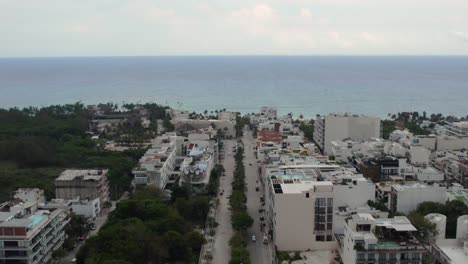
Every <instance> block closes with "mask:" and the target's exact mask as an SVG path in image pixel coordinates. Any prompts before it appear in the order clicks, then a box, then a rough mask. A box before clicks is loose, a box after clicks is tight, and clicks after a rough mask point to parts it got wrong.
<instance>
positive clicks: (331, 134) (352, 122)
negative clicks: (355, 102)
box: [314, 114, 381, 154]
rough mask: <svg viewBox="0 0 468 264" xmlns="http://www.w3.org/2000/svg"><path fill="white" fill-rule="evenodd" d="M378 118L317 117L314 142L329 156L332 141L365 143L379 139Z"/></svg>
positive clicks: (349, 116) (379, 127)
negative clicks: (372, 139)
mask: <svg viewBox="0 0 468 264" xmlns="http://www.w3.org/2000/svg"><path fill="white" fill-rule="evenodd" d="M380 123H381V122H380V118H378V117H370V116H364V115H353V114H329V115H327V116H325V117H323V118H322V117H320V116H318V117H317V119H316V120H315V124H314V128H315V129H314V141H315V142H316V144H317V145H318V146H319V147H320V148H321V149H322V150H323V152H324V153H325V154H331V151H332V145H331V142H332V141H334V140H343V139H347V138H349V139H351V140H354V141H365V140H370V139H371V138H380V136H381V124H380Z"/></svg>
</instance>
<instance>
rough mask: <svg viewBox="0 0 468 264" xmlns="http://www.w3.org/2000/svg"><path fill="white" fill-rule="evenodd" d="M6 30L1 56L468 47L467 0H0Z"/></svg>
mask: <svg viewBox="0 0 468 264" xmlns="http://www.w3.org/2000/svg"><path fill="white" fill-rule="evenodd" d="M0 36H2V37H1V38H0V57H18V56H114V55H115V56H122V55H125V56H127V55H128V56H133V55H239V54H244V55H250V54H259V55H260V54H278V55H299V54H310V55H315V54H319V55H322V54H345V55H356V54H388V55H390V54H438V55H439V54H465V55H468V0H270V1H268V0H264V1H257V0H0Z"/></svg>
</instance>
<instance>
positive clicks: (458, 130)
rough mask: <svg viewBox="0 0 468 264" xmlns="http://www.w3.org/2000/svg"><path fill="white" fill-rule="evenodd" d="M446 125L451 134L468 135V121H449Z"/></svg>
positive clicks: (448, 132)
mask: <svg viewBox="0 0 468 264" xmlns="http://www.w3.org/2000/svg"><path fill="white" fill-rule="evenodd" d="M445 127H446V128H447V134H449V135H451V136H459V137H461V136H468V121H464V122H452V123H448V124H447V125H445Z"/></svg>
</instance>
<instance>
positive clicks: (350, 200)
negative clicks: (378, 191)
mask: <svg viewBox="0 0 468 264" xmlns="http://www.w3.org/2000/svg"><path fill="white" fill-rule="evenodd" d="M320 177H321V178H322V180H324V181H331V182H333V202H334V207H335V209H338V207H349V208H358V207H362V206H365V205H367V201H369V200H370V201H375V184H374V183H373V182H372V181H370V180H368V179H366V178H364V177H363V176H362V174H358V173H356V171H355V170H354V169H345V168H341V169H338V170H336V171H329V172H322V173H321V175H320Z"/></svg>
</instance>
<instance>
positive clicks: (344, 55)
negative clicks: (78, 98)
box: [0, 54, 468, 60]
mask: <svg viewBox="0 0 468 264" xmlns="http://www.w3.org/2000/svg"><path fill="white" fill-rule="evenodd" d="M141 57H155V58H158V57H159V58H163V57H179V58H180V57H468V54H234V55H228V54H224V55H223V54H211V55H210V54H198V55H197V54H191V55H76V56H75V55H70V56H7V57H1V56H0V60H1V59H54V58H55V59H60V58H63V59H65V58H141Z"/></svg>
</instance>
